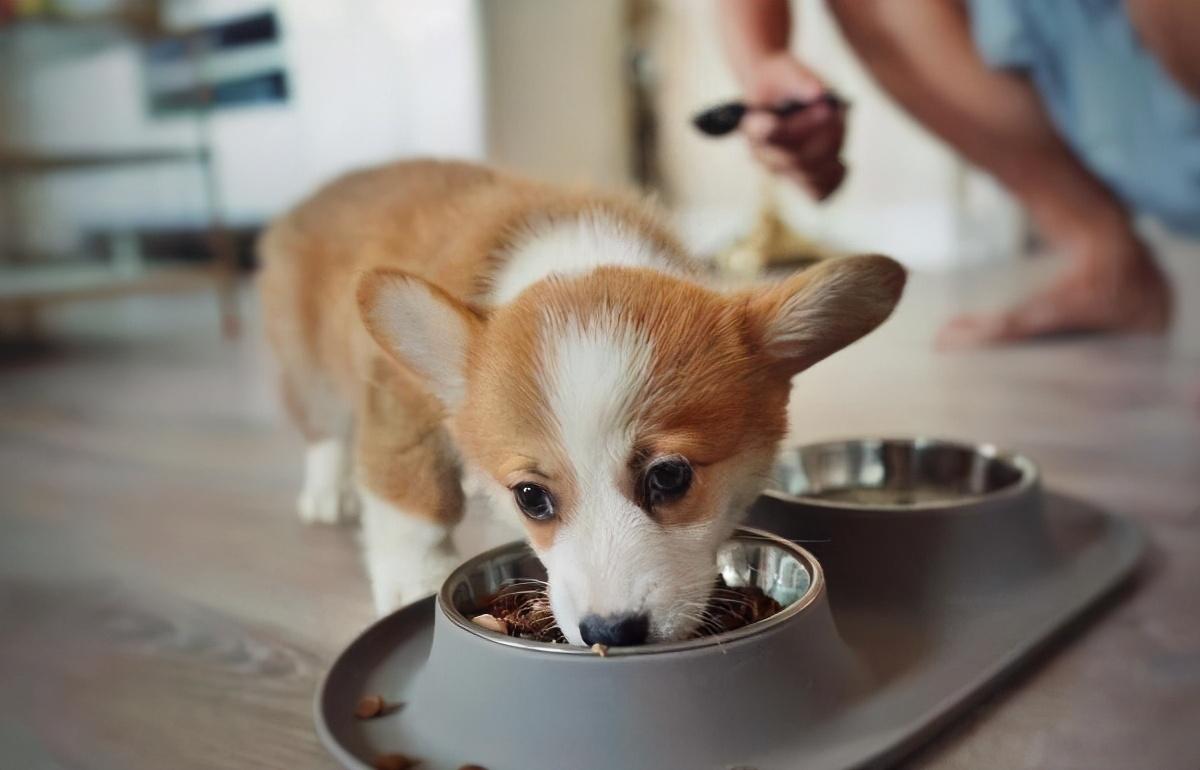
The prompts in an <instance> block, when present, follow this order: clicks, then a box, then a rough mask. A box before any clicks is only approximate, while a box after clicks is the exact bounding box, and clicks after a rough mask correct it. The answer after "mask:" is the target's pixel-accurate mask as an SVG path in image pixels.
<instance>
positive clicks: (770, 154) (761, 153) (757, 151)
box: [750, 144, 803, 174]
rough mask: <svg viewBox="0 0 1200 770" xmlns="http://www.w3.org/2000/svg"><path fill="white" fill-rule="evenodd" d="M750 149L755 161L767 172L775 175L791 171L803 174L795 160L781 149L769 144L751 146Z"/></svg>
mask: <svg viewBox="0 0 1200 770" xmlns="http://www.w3.org/2000/svg"><path fill="white" fill-rule="evenodd" d="M750 148H751V151H752V152H753V153H754V158H755V160H757V161H758V162H759V163H760V164H762V165H763V166H765V167H766V168H767V169H768V170H769V171H773V172H774V173H776V174H783V173H787V172H792V171H795V172H797V173H803V170H802V169H801V168H800V167H799V166H798V165H797V164H796V160H795V158H794V157H793V156H792V154H791V153H790V152H788V151H787V150H786V149H784V148H782V147H775V146H773V145H770V144H752V145H750Z"/></svg>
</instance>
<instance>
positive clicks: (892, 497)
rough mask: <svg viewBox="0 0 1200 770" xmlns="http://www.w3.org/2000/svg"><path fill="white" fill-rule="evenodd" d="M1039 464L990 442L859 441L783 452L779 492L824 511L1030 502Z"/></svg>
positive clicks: (780, 462) (935, 440) (780, 463)
mask: <svg viewBox="0 0 1200 770" xmlns="http://www.w3.org/2000/svg"><path fill="white" fill-rule="evenodd" d="M1037 485H1038V471H1037V466H1035V465H1034V464H1033V462H1032V461H1030V460H1029V459H1028V458H1025V457H1023V456H1021V455H1018V454H1013V453H1011V452H1003V451H1001V450H999V449H997V448H995V447H994V446H991V445H989V444H978V445H971V444H959V443H955V442H952V441H944V440H939V439H928V438H915V439H853V440H848V441H833V442H828V443H822V444H809V445H808V446H802V447H799V448H797V449H793V450H789V451H787V452H784V453H783V454H782V455H781V456H780V459H779V462H778V464H777V466H776V486H775V487H774V490H775V491H776V492H777V493H781V494H783V495H787V496H789V497H795V498H800V499H801V500H804V501H811V502H813V503H814V504H818V505H824V506H845V507H848V508H860V509H897V508H911V509H929V508H945V507H955V508H963V507H965V506H974V505H978V504H981V503H982V504H989V503H993V502H996V501H1004V502H1006V503H1013V502H1021V501H1022V500H1025V501H1028V500H1029V499H1030V497H1031V496H1036V493H1037Z"/></svg>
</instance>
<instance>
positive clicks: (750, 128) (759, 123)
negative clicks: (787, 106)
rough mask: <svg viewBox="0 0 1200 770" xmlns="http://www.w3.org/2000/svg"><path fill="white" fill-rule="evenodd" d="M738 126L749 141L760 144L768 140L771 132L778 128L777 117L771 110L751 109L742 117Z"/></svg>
mask: <svg viewBox="0 0 1200 770" xmlns="http://www.w3.org/2000/svg"><path fill="white" fill-rule="evenodd" d="M739 128H741V130H742V133H743V134H745V135H746V138H747V139H749V140H750V141H751V142H754V143H756V144H762V143H765V142H767V141H769V138H770V136H771V134H773V133H775V132H776V131H777V130H778V128H779V118H778V117H776V116H775V114H774V113H771V112H766V111H763V110H751V111H750V112H747V113H746V115H745V116H744V117H743V118H742V122H741V124H740V125H739Z"/></svg>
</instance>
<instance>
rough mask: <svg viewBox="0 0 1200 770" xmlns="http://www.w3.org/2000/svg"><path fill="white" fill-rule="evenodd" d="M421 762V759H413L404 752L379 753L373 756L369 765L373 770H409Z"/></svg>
mask: <svg viewBox="0 0 1200 770" xmlns="http://www.w3.org/2000/svg"><path fill="white" fill-rule="evenodd" d="M419 764H421V760H419V759H413V758H412V757H408V756H405V755H404V754H380V755H379V756H378V757H375V761H374V762H372V763H371V767H373V768H375V770H411V769H412V768H414V767H416V766H417V765H419Z"/></svg>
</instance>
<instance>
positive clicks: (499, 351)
mask: <svg viewBox="0 0 1200 770" xmlns="http://www.w3.org/2000/svg"><path fill="white" fill-rule="evenodd" d="M260 247H261V256H262V260H263V264H264V268H263V272H262V276H261V290H262V298H263V308H264V312H265V322H266V326H267V332H268V336H269V339H270V342H271V344H272V347H273V349H274V352H275V354H276V355H277V357H278V361H279V364H280V373H281V377H280V384H281V388H282V393H283V400H284V403H285V404H286V407H287V410H288V412H289V413H290V415H291V417H292V419H293V420H294V421H295V423H296V425H297V426H298V427H299V429H300V430H301V431H302V432H303V434H304V436H305V438H306V439H307V441H308V450H307V458H306V463H305V479H304V485H303V489H302V491H301V494H300V499H299V511H300V515H301V517H302V518H303V519H305V520H306V521H314V522H334V521H337V520H338V519H339V518H342V517H343V516H344V515H345V514H346V513H347V512H348V511H350V510H351V509H352V508H353V507H355V506H357V507H358V509H359V516H360V518H361V526H362V540H363V546H364V551H365V556H366V566H367V570H368V572H369V575H370V580H371V587H372V591H373V594H374V599H375V606H376V608H377V610H378V611H379V612H380V613H386V612H388V611H390V610H392V609H394V608H396V607H397V606H399V605H401V604H404V603H407V602H411V601H413V600H415V599H418V598H421V597H422V596H425V595H428V594H429V593H432V592H434V591H436V589H437V588H438V587H439V586H440V583H441V581H442V579H443V578H444V577H445V575H446V574H447V573H448V572H449V571H450V570H451V569H452V568H453V567H455V566H456V565H457V563H458V562H459V559H458V558H457V557H456V555H455V554H454V552H453V549H452V546H451V542H450V534H451V530H452V528H453V527H454V526H455V524H457V523H458V521H459V519H460V517H461V515H462V509H463V488H462V477H463V473H464V469H468V470H470V471H472V475H473V477H477V478H479V479H481V483H482V484H484V485H485V486H486V488H487V491H488V493H489V495H490V497H491V499H492V500H493V501H494V503H495V505H496V506H498V507H499V508H500V509H501V510H503V511H506V512H507V515H510V516H513V517H518V518H519V519H520V520H521V521H522V522H523V523H524V526H525V529H526V531H527V533H528V539H529V542H530V544H531V546H532V547H533V549H534V550H535V551H536V553H537V555H538V556H539V557H540V558H541V560H542V561H543V563H544V564H545V566H546V570H547V572H548V574H549V596H550V603H551V608H552V610H553V612H554V616H555V619H556V621H557V623H558V625H559V626H560V628H561V630H562V632H563V634H564V635H565V636H566V638H567V639H568V640H569V641H570V642H572V643H574V644H585V645H590V644H593V643H601V644H606V645H628V644H640V643H644V642H654V641H664V640H676V639H682V638H686V637H688V636H689V635H691V634H692V633H694V632H695V631H696V629H697V628H698V626H699V624H700V616H701V611H702V609H703V608H704V606H705V604H706V602H707V599H708V595H709V592H710V590H711V588H712V585H713V579H714V563H715V554H716V551H717V548H718V546H719V545H720V544H721V543H722V542H723V541H724V540H726V539H727V538H728V537H729V535H730V534H731V532H732V530H733V528H734V526H735V525H736V524H737V523H738V520H739V518H740V517H741V516H742V514H743V511H745V510H746V508H747V506H748V505H749V504H750V502H751V501H753V500H754V498H755V497H756V496H757V495H758V494H759V492H760V491H761V490H762V489H763V487H764V485H765V483H766V481H767V479H768V476H769V473H770V470H771V467H772V461H773V458H774V457H775V452H776V449H777V444H778V443H779V441H780V440H781V439H782V437H783V435H784V432H785V430H786V426H787V419H786V414H787V403H788V395H789V390H790V381H791V378H792V377H793V375H795V374H797V373H798V372H800V371H803V370H804V369H806V368H808V367H810V366H812V365H813V364H815V363H817V362H818V361H820V360H821V359H823V358H825V357H826V356H828V355H830V354H831V353H833V352H835V351H837V350H839V349H841V348H843V347H845V346H846V345H849V344H850V343H852V342H854V341H855V340H857V339H858V338H859V337H862V336H863V335H864V334H866V333H867V332H869V331H871V330H872V329H874V328H875V327H876V326H878V325H879V324H880V323H881V322H882V321H883V320H884V319H885V318H887V317H888V315H889V314H890V313H891V311H892V308H893V307H894V306H895V304H896V302H897V300H898V299H899V297H900V293H901V290H902V288H903V286H904V281H905V274H904V271H903V269H902V268H901V267H900V266H899V265H898V264H897V263H896V262H894V261H892V260H891V259H888V258H886V257H882V256H863V257H852V258H844V259H837V260H833V261H829V262H826V263H823V264H821V265H819V266H817V267H814V268H812V269H810V270H807V271H805V272H802V273H799V274H796V275H793V276H791V277H789V278H787V279H785V280H782V281H780V282H778V283H775V284H774V285H769V286H764V287H761V288H755V289H749V290H739V291H733V292H730V293H725V292H721V291H718V290H715V289H713V288H710V287H708V286H706V285H705V282H704V280H703V279H702V277H701V276H700V275H699V273H698V272H697V270H696V269H695V268H694V266H693V265H692V263H691V262H690V261H689V259H688V257H687V256H686V255H685V253H684V250H683V248H682V247H681V246H680V244H679V242H678V241H677V240H676V239H675V237H674V236H673V235H672V234H671V233H670V232H669V231H668V229H667V228H666V227H664V225H663V224H661V223H660V221H659V220H658V218H657V216H656V215H655V214H654V212H652V211H650V210H649V209H648V208H647V206H646V205H645V204H643V203H641V202H637V201H631V200H626V199H624V198H620V197H609V196H603V195H595V194H583V193H579V192H572V191H565V190H561V189H556V188H554V187H550V186H546V185H542V184H538V183H534V182H531V181H526V180H524V179H520V178H517V177H514V176H510V175H508V174H505V173H502V172H499V171H495V170H491V169H488V168H485V167H481V166H477V165H471V164H466V163H450V162H433V161H418V162H403V163H398V164H395V165H390V166H386V167H383V168H378V169H374V170H368V171H363V172H359V173H354V174H350V175H349V176H346V177H344V178H342V179H340V180H338V181H335V182H333V183H332V184H330V185H328V186H327V187H325V188H324V189H322V190H320V191H319V192H318V193H317V194H316V195H315V196H313V197H312V198H310V199H308V200H307V201H305V202H303V203H302V204H300V205H299V206H298V207H297V208H295V209H294V210H293V211H291V212H290V213H288V214H286V215H285V216H283V217H282V218H280V219H279V220H278V221H276V222H275V223H273V224H272V226H271V227H270V228H269V229H268V231H267V232H266V233H265V235H264V237H263V238H262V241H261V244H260Z"/></svg>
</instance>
